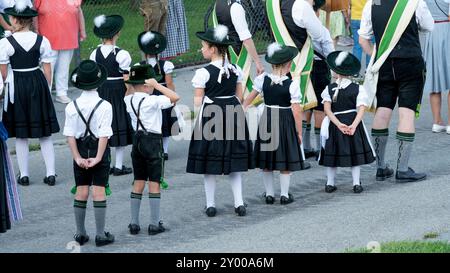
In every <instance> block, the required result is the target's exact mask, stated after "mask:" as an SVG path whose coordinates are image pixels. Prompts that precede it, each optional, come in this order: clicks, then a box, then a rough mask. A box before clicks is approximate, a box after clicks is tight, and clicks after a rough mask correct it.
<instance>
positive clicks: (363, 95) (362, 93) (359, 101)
mask: <svg viewBox="0 0 450 273" xmlns="http://www.w3.org/2000/svg"><path fill="white" fill-rule="evenodd" d="M368 99H369V96H368V95H367V92H366V89H365V88H364V86H362V85H360V86H359V93H358V97H357V98H356V107H360V106H363V105H364V106H366V107H368V106H369V103H368Z"/></svg>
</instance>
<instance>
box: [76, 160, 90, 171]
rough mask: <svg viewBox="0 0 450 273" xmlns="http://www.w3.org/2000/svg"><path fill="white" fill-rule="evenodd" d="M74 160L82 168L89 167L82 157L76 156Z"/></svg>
mask: <svg viewBox="0 0 450 273" xmlns="http://www.w3.org/2000/svg"><path fill="white" fill-rule="evenodd" d="M75 162H76V163H77V165H78V166H79V167H80V168H83V169H88V168H89V167H88V165H89V164H88V161H87V160H86V159H84V158H81V157H80V158H76V159H75Z"/></svg>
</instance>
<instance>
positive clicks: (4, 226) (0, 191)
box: [0, 140, 11, 233]
mask: <svg viewBox="0 0 450 273" xmlns="http://www.w3.org/2000/svg"><path fill="white" fill-rule="evenodd" d="M3 145H4V143H3V141H2V140H0V167H1V168H0V233H4V232H6V231H7V230H9V229H11V219H10V218H9V210H8V201H7V200H6V177H5V175H6V174H5V168H4V166H5V165H6V162H4V158H3V149H4V148H3Z"/></svg>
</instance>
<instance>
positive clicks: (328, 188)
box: [325, 185, 337, 193]
mask: <svg viewBox="0 0 450 273" xmlns="http://www.w3.org/2000/svg"><path fill="white" fill-rule="evenodd" d="M335 191H337V187H336V186H331V185H325V192H326V193H333V192H335Z"/></svg>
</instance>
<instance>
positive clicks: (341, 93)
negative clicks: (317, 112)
mask: <svg viewBox="0 0 450 273" xmlns="http://www.w3.org/2000/svg"><path fill="white" fill-rule="evenodd" d="M327 62H328V65H329V66H330V68H331V70H333V71H334V72H335V73H336V74H337V81H336V83H333V84H330V85H328V86H327V88H325V90H324V91H323V92H322V99H323V104H324V107H325V113H326V115H327V117H326V118H325V119H324V121H323V123H322V128H321V138H322V148H321V152H320V156H319V157H320V158H319V164H320V165H322V166H325V167H327V177H328V181H327V184H326V186H325V191H326V192H327V193H332V192H334V191H336V190H337V188H336V186H335V179H336V171H337V167H351V169H352V177H353V192H354V193H361V192H362V191H363V187H362V186H361V181H360V172H361V168H360V166H361V165H365V164H370V163H372V162H374V161H375V152H374V149H373V147H372V144H371V143H370V138H369V137H368V134H367V131H366V128H365V126H364V123H363V122H362V118H363V116H364V111H365V110H366V107H367V106H368V105H367V99H366V98H367V94H366V91H365V90H364V88H363V87H362V86H359V85H358V84H356V83H353V82H352V81H351V80H350V77H351V76H354V75H357V74H358V73H359V71H360V69H361V63H360V62H359V60H358V59H357V58H356V57H355V56H354V55H352V54H351V53H348V52H345V51H335V52H332V53H330V55H328V58H327ZM330 121H331V122H330Z"/></svg>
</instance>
